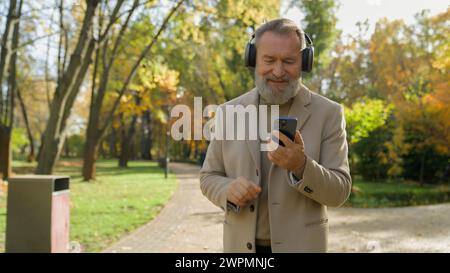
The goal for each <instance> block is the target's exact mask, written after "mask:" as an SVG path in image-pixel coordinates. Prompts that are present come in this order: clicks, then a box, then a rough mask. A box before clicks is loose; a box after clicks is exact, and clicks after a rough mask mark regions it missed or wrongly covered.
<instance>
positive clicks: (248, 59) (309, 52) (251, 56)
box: [244, 33, 314, 73]
mask: <svg viewBox="0 0 450 273" xmlns="http://www.w3.org/2000/svg"><path fill="white" fill-rule="evenodd" d="M303 34H304V37H305V41H306V47H305V48H304V49H302V50H301V51H300V52H301V54H302V67H301V69H302V71H303V72H307V73H310V72H311V71H312V66H313V61H314V45H313V41H312V39H311V37H309V35H308V34H306V33H303ZM254 39H255V33H253V34H252V37H251V38H250V41H249V42H248V43H247V46H246V47H245V56H244V62H245V66H246V67H248V68H255V66H256V45H255V43H254Z"/></svg>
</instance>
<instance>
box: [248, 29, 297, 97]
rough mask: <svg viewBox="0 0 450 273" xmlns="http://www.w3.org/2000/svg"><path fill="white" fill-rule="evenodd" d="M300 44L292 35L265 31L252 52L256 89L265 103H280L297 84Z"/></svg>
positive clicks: (293, 34) (293, 90)
mask: <svg viewBox="0 0 450 273" xmlns="http://www.w3.org/2000/svg"><path fill="white" fill-rule="evenodd" d="M300 50H301V45H300V41H299V38H298V36H297V35H296V33H294V32H291V33H283V34H279V33H275V32H271V31H268V32H265V33H264V34H263V35H262V36H261V38H260V39H259V41H258V46H257V52H256V70H255V79H256V87H257V88H258V91H259V92H260V95H261V96H262V97H263V98H264V99H265V100H266V101H268V102H269V103H273V104H283V103H285V102H287V101H288V100H289V99H290V98H292V97H294V96H295V95H296V94H297V92H298V88H299V85H300V82H299V78H300V75H301V74H300V67H301V57H300V56H301V54H300Z"/></svg>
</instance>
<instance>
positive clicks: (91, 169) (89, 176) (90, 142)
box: [83, 138, 98, 181]
mask: <svg viewBox="0 0 450 273" xmlns="http://www.w3.org/2000/svg"><path fill="white" fill-rule="evenodd" d="M97 150H98V145H97V142H96V141H95V138H86V143H85V146H84V158H83V179H84V181H89V180H93V179H95V176H96V164H95V163H96V162H97Z"/></svg>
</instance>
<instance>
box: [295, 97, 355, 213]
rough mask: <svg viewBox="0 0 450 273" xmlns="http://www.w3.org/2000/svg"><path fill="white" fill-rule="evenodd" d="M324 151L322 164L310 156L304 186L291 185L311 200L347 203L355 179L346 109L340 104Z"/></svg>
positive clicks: (327, 128) (325, 138)
mask: <svg viewBox="0 0 450 273" xmlns="http://www.w3.org/2000/svg"><path fill="white" fill-rule="evenodd" d="M327 121H328V122H327V123H326V125H325V128H324V134H323V137H322V142H321V148H320V160H319V161H320V162H316V161H315V160H313V159H312V158H310V157H308V155H306V165H305V168H304V171H303V177H302V178H301V181H299V182H300V183H296V184H294V183H292V181H291V179H290V177H289V174H288V175H286V177H287V179H288V183H289V184H290V185H291V186H293V187H295V188H296V189H297V190H298V191H299V192H300V193H302V194H304V195H306V196H307V197H309V198H311V199H313V200H315V201H317V202H319V203H321V204H323V205H325V206H331V207H338V206H341V205H342V204H344V203H345V201H346V200H347V199H348V197H349V196H350V192H351V186H352V180H351V176H350V169H349V166H348V158H347V155H348V146H347V140H346V132H345V118H344V112H343V108H342V107H341V106H340V105H338V107H336V109H335V111H332V113H331V116H330V117H329V118H328V119H327Z"/></svg>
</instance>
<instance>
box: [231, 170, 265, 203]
mask: <svg viewBox="0 0 450 273" xmlns="http://www.w3.org/2000/svg"><path fill="white" fill-rule="evenodd" d="M260 192H261V187H260V186H258V185H256V184H255V183H253V182H251V181H249V180H247V179H246V178H245V177H243V176H240V177H238V178H236V179H235V180H234V181H233V182H231V185H230V187H229V188H228V191H227V200H228V201H229V202H231V203H233V204H235V205H237V206H239V207H245V206H246V205H247V204H248V203H249V202H251V201H253V200H255V199H256V198H257V197H258V195H259V193H260Z"/></svg>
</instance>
